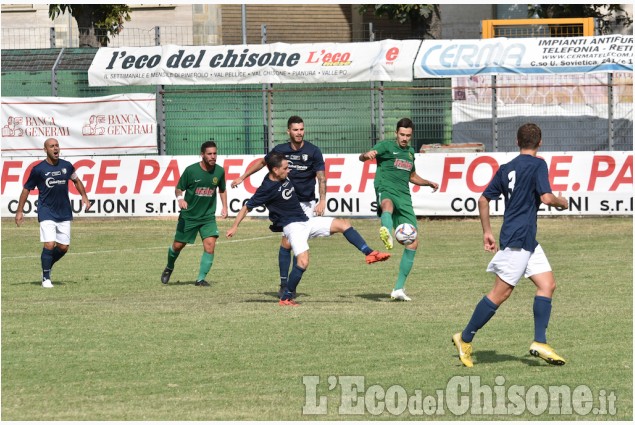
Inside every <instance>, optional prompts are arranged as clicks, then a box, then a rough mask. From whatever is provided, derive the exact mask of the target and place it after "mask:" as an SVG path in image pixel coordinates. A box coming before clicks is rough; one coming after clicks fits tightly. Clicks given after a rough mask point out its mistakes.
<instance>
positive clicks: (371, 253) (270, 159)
mask: <svg viewBox="0 0 635 425" xmlns="http://www.w3.org/2000/svg"><path fill="white" fill-rule="evenodd" d="M267 168H268V169H269V173H268V174H267V176H266V177H265V178H264V180H263V181H262V184H261V185H260V187H259V188H258V190H256V193H255V194H254V196H252V197H251V198H250V199H249V200H248V201H247V203H246V204H245V205H243V207H242V208H241V209H240V211H239V212H238V215H237V216H236V219H235V220H234V223H233V224H232V227H231V228H230V229H229V230H227V234H226V235H227V237H228V238H231V237H232V236H234V235H235V234H236V232H237V231H238V226H239V225H240V223H241V221H242V220H243V219H244V218H245V216H246V215H247V213H248V212H249V211H251V210H252V209H254V208H256V207H259V206H261V205H264V206H266V207H267V209H268V210H269V219H270V220H271V222H272V223H273V226H274V227H277V228H280V229H282V232H283V234H284V237H285V238H286V239H287V240H288V241H289V244H290V245H291V248H292V249H293V252H294V254H295V256H296V264H294V265H293V268H292V270H291V273H290V274H289V279H288V281H287V285H286V287H285V289H284V291H283V293H282V296H281V297H280V305H285V306H287V305H288V306H296V305H298V304H297V303H296V302H295V301H294V300H293V293H294V292H295V290H296V288H297V286H298V283H299V282H300V279H302V274H303V273H304V272H305V271H306V269H307V267H308V266H309V244H308V240H309V239H311V238H315V237H323V236H330V235H332V234H333V233H342V234H344V237H345V238H346V239H347V240H348V241H349V242H350V243H351V244H352V245H354V246H355V247H356V248H357V249H359V250H360V251H361V252H362V253H363V254H364V255H365V256H366V263H367V264H372V263H376V262H378V261H385V260H387V259H388V258H390V254H386V253H383V252H378V251H375V250H373V249H372V248H370V247H369V246H368V245H367V244H366V241H364V238H362V236H361V235H360V234H359V233H358V232H357V230H355V229H354V228H353V227H351V225H350V222H348V221H347V220H344V219H341V218H334V217H315V216H311V217H309V216H307V214H306V212H305V210H304V208H303V207H302V205H300V200H299V197H298V194H297V193H296V191H295V187H294V185H293V183H292V182H291V180H290V179H289V178H288V175H289V171H290V166H289V161H288V160H287V159H286V158H285V157H284V155H283V154H282V153H279V152H273V153H271V154H269V155H267Z"/></svg>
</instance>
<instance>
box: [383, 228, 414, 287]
mask: <svg viewBox="0 0 635 425" xmlns="http://www.w3.org/2000/svg"><path fill="white" fill-rule="evenodd" d="M382 218H383V216H382ZM416 253H417V251H414V250H412V249H408V248H405V249H404V250H403V255H402V256H401V262H400V263H399V276H397V283H395V290H397V289H403V287H404V285H405V284H406V278H407V277H408V274H410V270H412V265H413V264H414V262H415V254H416Z"/></svg>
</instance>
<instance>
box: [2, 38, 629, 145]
mask: <svg viewBox="0 0 635 425" xmlns="http://www.w3.org/2000/svg"><path fill="white" fill-rule="evenodd" d="M146 33H147V34H144V37H145V36H147V39H143V38H142V37H141V34H136V36H135V40H138V41H139V42H142V45H155V44H163V43H164V41H165V39H166V38H165V37H166V34H175V35H174V38H172V37H170V39H171V40H181V39H183V37H186V34H184V33H180V32H179V31H176V32H175V31H171V30H170V31H169V30H165V29H161V30H160V31H159V30H158V29H155V30H154V31H147V32H146ZM128 34H132V32H128ZM177 34H178V35H177ZM53 39H55V37H53ZM58 41H59V40H58ZM119 41H120V42H122V43H125V42H126V40H125V39H123V38H122V39H120V40H119ZM56 42H57V41H56ZM174 42H175V41H174ZM128 45H131V44H128ZM95 53H96V49H78V48H42V49H3V50H2V58H1V59H2V62H1V68H2V69H1V70H2V79H1V90H2V96H5V97H9V96H11V97H13V96H59V97H94V96H105V95H111V94H118V93H156V94H157V120H158V126H159V136H158V140H157V143H158V146H159V148H160V149H159V151H160V152H161V153H165V154H169V155H180V154H192V153H196V152H197V150H198V148H199V146H200V143H201V142H202V141H204V140H206V139H209V138H213V139H214V140H216V141H218V142H219V143H220V144H221V146H222V152H223V153H224V154H261V153H264V152H266V151H267V150H268V149H269V148H270V147H271V146H272V145H273V144H276V143H280V142H283V141H285V140H286V139H287V134H286V120H287V119H288V117H289V116H291V115H300V116H302V117H303V118H304V120H305V127H306V138H307V140H311V141H313V142H315V143H316V144H318V145H319V146H320V147H321V149H322V150H323V152H324V153H328V154H334V153H358V152H362V151H365V150H368V149H369V148H370V147H372V146H373V145H374V144H375V143H376V142H377V141H378V140H381V139H383V138H389V137H393V135H394V130H395V128H394V127H395V124H396V122H397V121H398V120H399V119H400V118H402V117H411V118H412V119H413V121H414V123H415V133H414V140H413V145H414V146H415V148H416V149H419V147H420V146H421V145H424V144H436V143H439V144H450V143H468V142H469V143H482V144H483V145H484V146H485V149H486V150H487V151H498V152H508V151H510V152H513V151H516V150H517V147H516V145H515V135H516V129H517V128H518V126H519V125H520V124H522V123H524V122H528V121H532V122H535V123H537V124H538V125H540V127H541V128H542V130H543V150H545V151H604V150H632V149H633V118H632V116H633V112H632V111H633V80H632V73H619V74H618V73H616V74H590V75H582V74H580V75H568V76H558V75H555V76H551V75H542V76H498V77H490V76H487V77H471V78H453V79H425V80H417V81H414V82H412V83H382V82H370V83H348V84H323V85H309V84H306V85H304V84H275V85H270V84H267V85H262V84H258V85H213V86H212V85H210V86H160V87H156V86H127V87H90V86H89V85H88V77H87V70H88V67H89V66H90V63H91V62H92V59H93V57H94V55H95Z"/></svg>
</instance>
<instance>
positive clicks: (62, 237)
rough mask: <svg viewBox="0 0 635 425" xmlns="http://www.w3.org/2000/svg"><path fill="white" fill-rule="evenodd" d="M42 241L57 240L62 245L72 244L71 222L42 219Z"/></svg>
mask: <svg viewBox="0 0 635 425" xmlns="http://www.w3.org/2000/svg"><path fill="white" fill-rule="evenodd" d="M40 242H57V243H59V244H62V245H70V244H71V222H70V221H62V222H60V223H56V222H55V221H53V220H44V221H40Z"/></svg>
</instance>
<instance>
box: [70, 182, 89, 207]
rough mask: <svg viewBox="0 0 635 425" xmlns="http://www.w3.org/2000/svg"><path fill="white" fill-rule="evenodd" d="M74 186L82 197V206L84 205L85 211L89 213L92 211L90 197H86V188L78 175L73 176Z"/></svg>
mask: <svg viewBox="0 0 635 425" xmlns="http://www.w3.org/2000/svg"><path fill="white" fill-rule="evenodd" d="M71 180H72V181H73V184H74V185H75V189H77V192H79V194H80V195H81V196H82V204H84V211H88V210H89V209H90V201H89V200H88V196H87V195H86V188H85V187H84V183H82V181H81V180H80V178H79V177H77V175H75V174H73V176H72V177H71Z"/></svg>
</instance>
